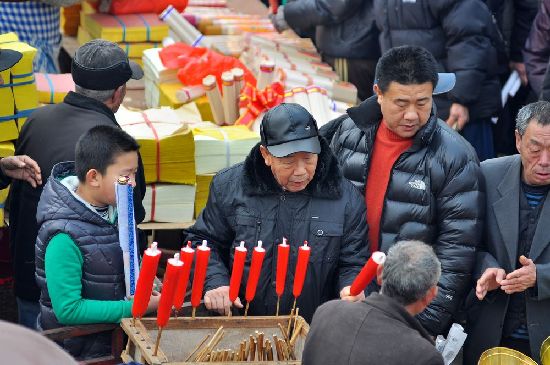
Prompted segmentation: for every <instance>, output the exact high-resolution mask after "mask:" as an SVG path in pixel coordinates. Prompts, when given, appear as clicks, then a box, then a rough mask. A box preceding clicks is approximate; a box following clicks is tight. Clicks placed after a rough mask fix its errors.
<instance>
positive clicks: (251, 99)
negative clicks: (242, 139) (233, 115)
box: [235, 82, 285, 128]
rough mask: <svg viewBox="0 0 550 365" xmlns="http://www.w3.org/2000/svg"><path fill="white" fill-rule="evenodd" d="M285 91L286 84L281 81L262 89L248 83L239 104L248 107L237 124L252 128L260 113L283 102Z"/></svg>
mask: <svg viewBox="0 0 550 365" xmlns="http://www.w3.org/2000/svg"><path fill="white" fill-rule="evenodd" d="M284 93H285V90H284V86H283V84H282V83H280V82H274V83H272V84H271V85H269V86H268V87H266V88H265V89H264V90H262V91H260V90H258V89H257V88H256V87H255V86H253V85H251V84H249V83H247V84H246V85H245V87H244V89H243V91H242V93H241V97H240V102H239V106H240V107H241V108H246V111H245V112H244V113H243V114H242V115H241V116H240V117H239V119H237V121H236V122H235V125H245V126H247V127H248V128H251V127H252V124H254V121H255V120H256V118H257V117H258V115H260V114H261V113H263V112H265V111H267V110H269V109H271V108H273V107H275V106H277V105H279V104H281V103H282V102H283V100H284Z"/></svg>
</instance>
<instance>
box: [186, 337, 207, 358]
mask: <svg viewBox="0 0 550 365" xmlns="http://www.w3.org/2000/svg"><path fill="white" fill-rule="evenodd" d="M208 338H210V333H209V334H207V335H206V337H205V338H203V339H202V341H201V342H200V343H199V344H198V345H197V346H196V347H195V349H194V350H193V352H191V353H190V354H189V356H188V357H187V359H185V362H187V361H189V360H191V357H192V356H193V355H194V354H195V352H197V351H198V350H199V349H200V348H201V346H202V345H204V343H205V342H206V340H208Z"/></svg>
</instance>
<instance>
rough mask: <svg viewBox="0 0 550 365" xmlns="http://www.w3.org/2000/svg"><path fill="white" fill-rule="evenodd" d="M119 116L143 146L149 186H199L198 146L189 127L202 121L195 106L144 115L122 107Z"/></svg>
mask: <svg viewBox="0 0 550 365" xmlns="http://www.w3.org/2000/svg"><path fill="white" fill-rule="evenodd" d="M115 116H116V119H117V121H118V123H119V124H120V126H121V127H122V129H124V130H125V131H126V132H127V133H128V134H130V135H131V136H132V137H134V138H135V139H136V140H137V141H138V143H139V145H140V153H141V157H142V159H143V165H144V169H145V179H146V181H147V183H156V182H164V183H173V184H190V185H194V184H195V181H196V178H195V144H194V141H193V134H192V133H191V130H190V129H189V127H188V125H187V123H190V122H191V123H192V122H199V121H201V118H200V114H199V112H198V110H197V108H196V106H195V105H194V104H192V103H190V104H186V105H184V106H183V107H181V108H179V109H171V108H159V109H147V110H144V111H131V110H128V109H126V108H124V107H121V108H120V109H119V111H118V112H117V113H116V115H115Z"/></svg>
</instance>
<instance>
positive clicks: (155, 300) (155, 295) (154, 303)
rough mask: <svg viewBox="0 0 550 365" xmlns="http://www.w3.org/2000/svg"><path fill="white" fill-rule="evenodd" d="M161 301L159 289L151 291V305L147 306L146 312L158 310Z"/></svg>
mask: <svg viewBox="0 0 550 365" xmlns="http://www.w3.org/2000/svg"><path fill="white" fill-rule="evenodd" d="M159 302H160V293H159V292H158V291H155V290H153V292H152V293H151V298H149V305H148V306H147V310H146V311H145V313H147V314H149V313H154V312H156V311H157V308H158V307H159Z"/></svg>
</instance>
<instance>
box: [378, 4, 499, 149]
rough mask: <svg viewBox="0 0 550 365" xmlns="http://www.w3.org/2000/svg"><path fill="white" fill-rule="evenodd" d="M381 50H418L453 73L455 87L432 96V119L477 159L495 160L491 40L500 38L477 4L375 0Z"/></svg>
mask: <svg viewBox="0 0 550 365" xmlns="http://www.w3.org/2000/svg"><path fill="white" fill-rule="evenodd" d="M374 4H375V15H376V23H377V25H378V27H379V29H380V31H381V34H380V47H381V49H382V52H385V51H387V50H388V49H390V48H392V47H398V46H403V45H416V46H422V47H424V48H426V49H427V50H428V51H430V52H431V53H432V54H433V56H434V57H435V59H436V60H437V61H438V65H437V66H438V71H439V72H454V73H455V74H456V85H455V87H454V88H453V90H451V91H450V92H449V93H447V94H446V95H441V96H438V97H436V98H435V103H436V104H437V107H438V116H439V117H440V118H442V119H443V120H446V122H447V124H449V126H451V127H454V128H456V129H457V130H459V131H461V133H462V134H463V136H464V137H465V138H466V140H468V142H470V143H471V144H472V146H474V148H475V149H476V152H477V154H478V157H479V159H480V160H485V159H487V158H492V157H494V156H495V152H494V145H493V135H492V127H491V117H494V116H496V115H497V114H498V112H499V110H500V107H501V105H500V104H501V101H500V84H499V80H498V59H497V47H496V44H497V42H500V41H501V39H500V37H499V34H498V29H497V26H496V25H495V24H494V22H493V20H492V17H491V14H490V12H489V10H488V9H487V6H486V5H485V4H484V3H482V2H481V1H480V0H416V1H401V0H375V1H374Z"/></svg>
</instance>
